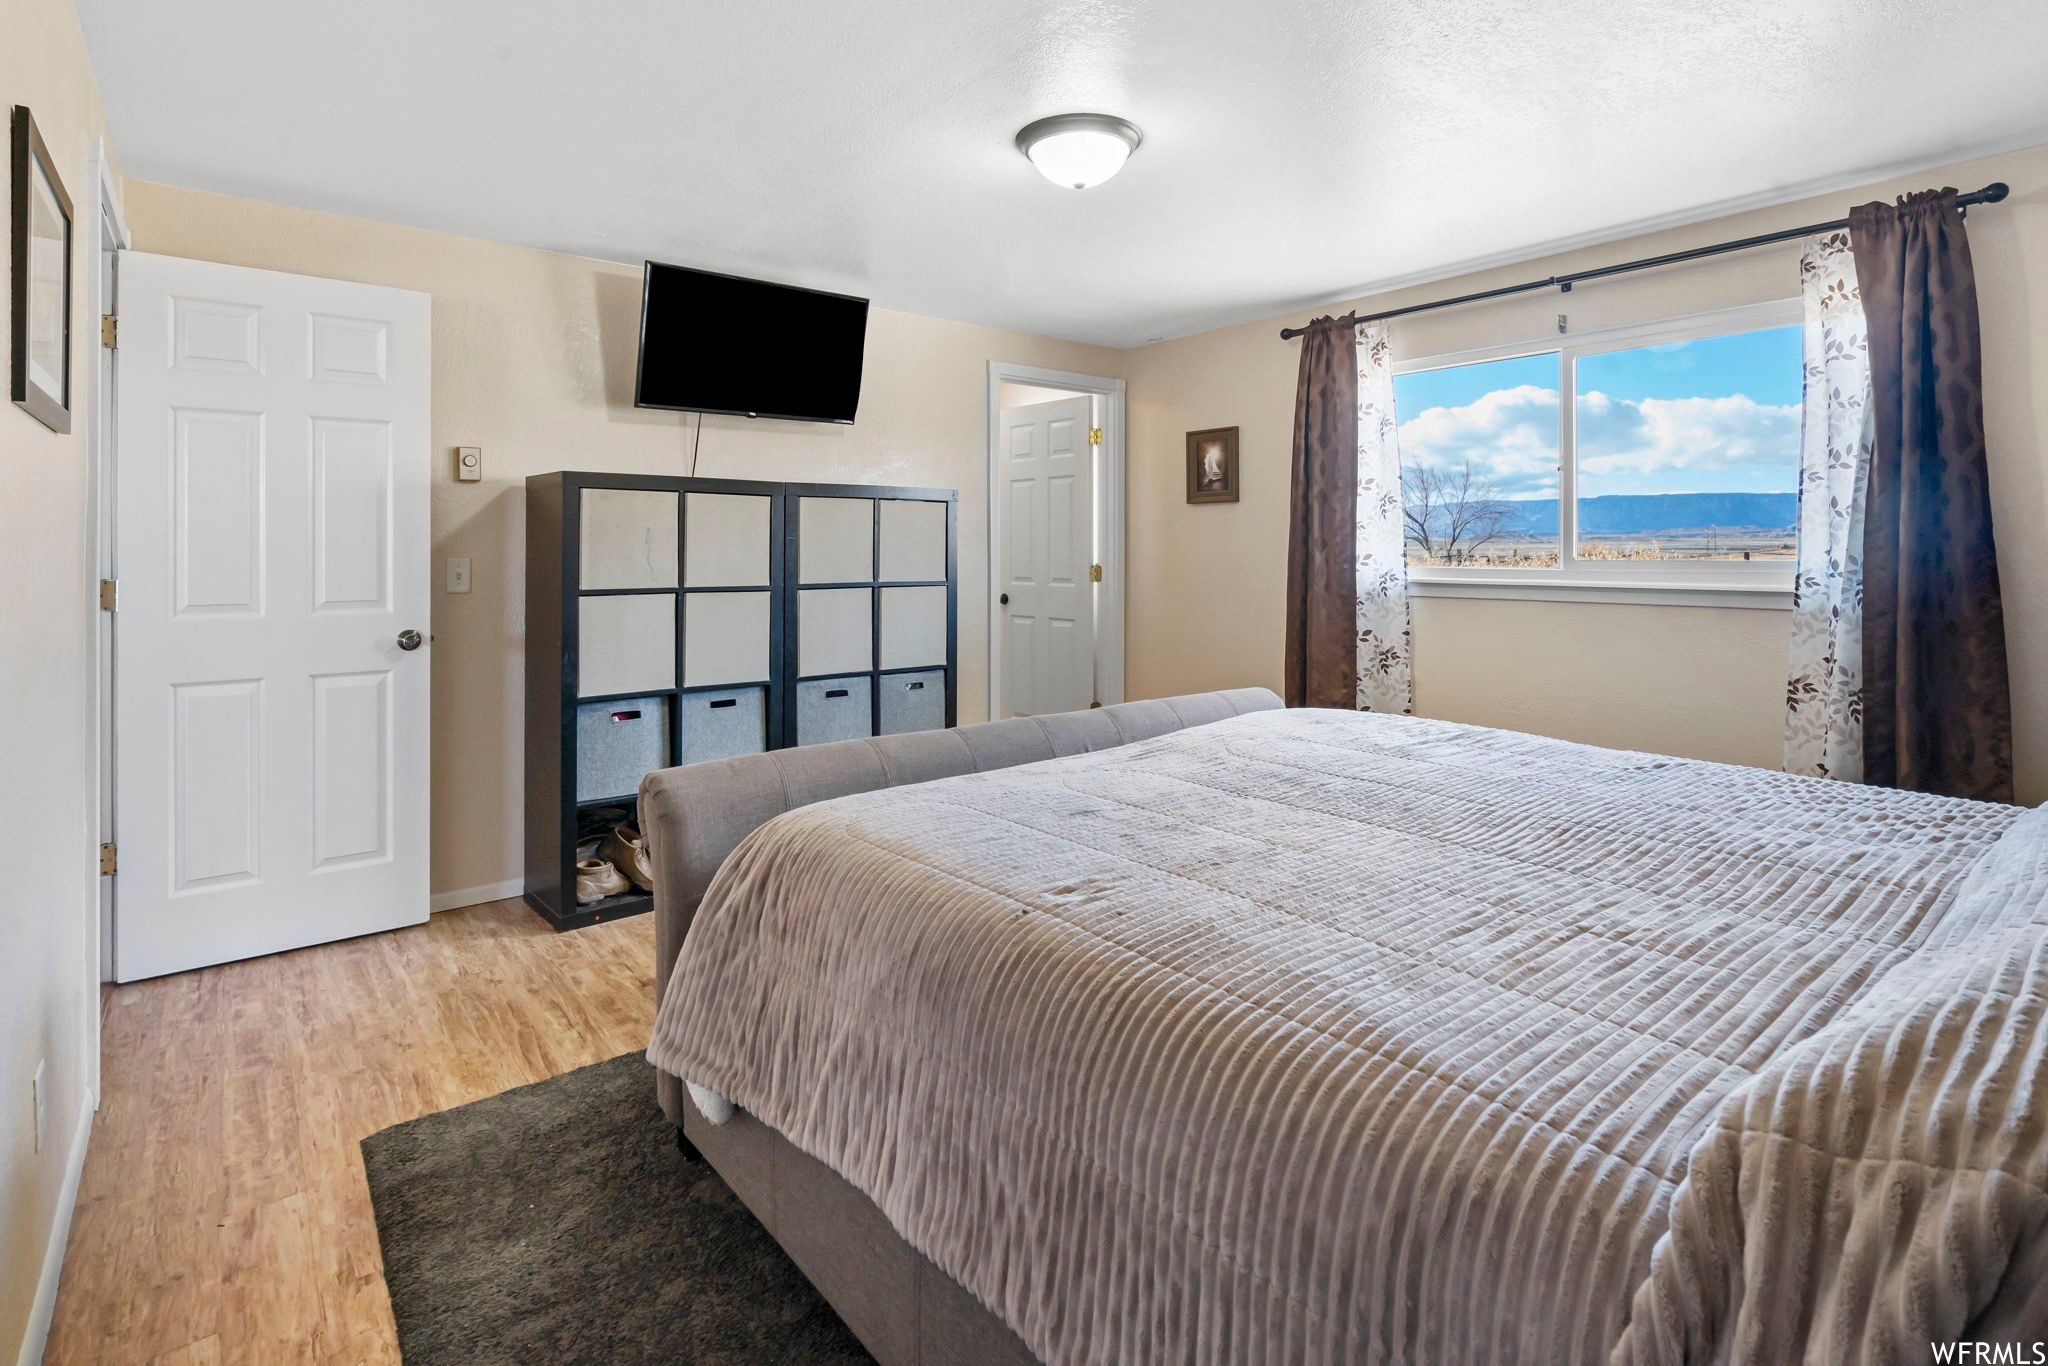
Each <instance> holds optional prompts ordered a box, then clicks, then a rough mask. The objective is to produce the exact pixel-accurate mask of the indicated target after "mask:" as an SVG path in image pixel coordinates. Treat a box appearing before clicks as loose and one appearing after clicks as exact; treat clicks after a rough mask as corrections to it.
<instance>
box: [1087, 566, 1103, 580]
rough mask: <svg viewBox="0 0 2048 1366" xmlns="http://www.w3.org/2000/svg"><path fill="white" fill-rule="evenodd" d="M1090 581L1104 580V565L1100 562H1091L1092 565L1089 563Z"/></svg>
mask: <svg viewBox="0 0 2048 1366" xmlns="http://www.w3.org/2000/svg"><path fill="white" fill-rule="evenodd" d="M1088 582H1090V583H1101V582H1102V566H1101V565H1099V564H1091V565H1089V566H1088Z"/></svg>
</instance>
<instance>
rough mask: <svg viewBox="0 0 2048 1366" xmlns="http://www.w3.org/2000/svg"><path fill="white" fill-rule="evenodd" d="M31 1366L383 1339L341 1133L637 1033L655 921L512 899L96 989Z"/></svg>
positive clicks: (499, 1086) (259, 1354)
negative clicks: (90, 1064) (80, 1178)
mask: <svg viewBox="0 0 2048 1366" xmlns="http://www.w3.org/2000/svg"><path fill="white" fill-rule="evenodd" d="M104 1014H105V1028H104V1042H103V1063H102V1068H103V1070H102V1084H103V1088H104V1096H103V1098H102V1100H101V1103H100V1112H99V1117H98V1119H97V1121H96V1122H95V1124H94V1127H93V1136H92V1146H91V1148H90V1149H89V1150H88V1155H87V1158H86V1166H85V1180H84V1186H83V1188H82V1189H81V1191H80V1195H79V1204H78V1213H77V1217H76V1221H75V1223H74V1224H73V1227H72V1231H71V1246H70V1250H69V1252H68V1253H67V1255H66V1256H65V1259H64V1278H63V1281H62V1283H61V1285H60V1287H59V1290H58V1295H57V1314H56V1322H55V1324H54V1326H53V1327H52V1330H51V1334H50V1347H49V1354H48V1356H47V1357H46V1358H45V1362H46V1366H74V1364H75V1366H87V1364H88V1363H90V1366H129V1363H137V1364H138V1366H139V1364H140V1363H148V1362H154V1363H164V1364H165V1366H169V1364H170V1363H177V1364H178V1366H199V1364H200V1363H215V1362H222V1363H225V1362H237V1363H239V1362H248V1363H261V1364H262V1366H279V1364H280V1363H298V1362H373V1363H395V1362H397V1361H398V1343H397V1338H396V1337H395V1335H394V1331H393V1328H392V1322H391V1307H390V1304H389V1302H388V1301H387V1300H386V1298H385V1294H384V1280H383V1273H382V1269H381V1263H380V1261H379V1258H378V1253H377V1229H376V1224H375V1222H374V1220H373V1218H372V1215H371V1212H370V1195H369V1190H368V1188H367V1187H366V1186H365V1185H364V1182H363V1163H362V1157H361V1154H360V1153H359V1151H358V1149H357V1147H356V1144H357V1142H358V1141H359V1140H361V1139H362V1138H363V1137H365V1136H366V1135H368V1134H372V1133H375V1132H376V1131H377V1130H379V1129H382V1128H384V1127H385V1126H387V1125H391V1124H396V1123H398V1122H400V1121H401V1120H407V1119H413V1118H416V1117H417V1116H420V1115H424V1114H430V1113H432V1112H434V1111H436V1110H445V1109H448V1108H449V1107H450V1106H455V1105H461V1104H463V1103H464V1102H466V1101H472V1100H476V1099H478V1098H480V1097H483V1096H488V1095H493V1094H495V1093H497V1092H499V1091H503V1090H506V1089H508V1088H510V1087H514V1086H520V1085H523V1084H525V1083H527V1082H532V1081H539V1080H541V1079H542V1078H544V1077H551V1076H555V1075H557V1074H558V1073H562V1072H567V1071H569V1070H571V1069H572V1068H577V1067H581V1066H583V1065H584V1064H586V1063H593V1062H599V1061H602V1060H603V1059H605V1058H611V1057H616V1056H618V1055H619V1054H621V1053H625V1052H629V1051H633V1050H636V1049H640V1048H644V1047H646V1045H647V1036H648V1032H649V1030H650V1029H651V1027H652V1024H653V1018H654V921H653V917H652V916H644V915H643V916H638V917H635V918H633V919H629V920H622V921H618V922H616V923H614V924H610V925H596V926H592V927H591V928H589V929H586V930H577V931H574V932H572V933H569V934H563V935H557V934H555V933H554V932H553V931H552V930H550V929H549V928H548V927H547V926H546V925H545V924H544V923H542V921H541V920H540V918H539V917H538V916H536V915H534V914H533V913H532V912H531V911H528V910H527V909H525V908H524V907H523V906H522V905H520V904H519V903H518V902H516V901H500V902H494V903H492V904H490V905H487V906H475V907H471V908H470V909H468V910H463V911H450V912H447V913H444V914H442V915H437V916H435V917H434V918H433V920H432V921H431V922H429V923H428V924H425V925H420V926H416V927H414V928H412V929H406V930H398V931H395V932H393V933H390V934H380V935H371V936H368V937H366V938H363V939H355V940H350V941H348V942H345V943H341V944H327V945H323V946H321V947H319V948H312V949H301V950H299V951H297V952H295V953H285V954H278V955H276V956H274V957H270V958H259V959H256V960H254V961H252V962H247V963H231V964H227V965H225V966H222V967H217V968H207V969H205V970H203V971H199V972H188V973H180V974H179V975H177V976H175V977H164V978H158V979H157V980H155V981H149V982H140V983H137V984H135V985H132V986H121V987H114V988H112V989H111V990H110V991H109V992H108V993H107V996H106V1000H105V1003H104Z"/></svg>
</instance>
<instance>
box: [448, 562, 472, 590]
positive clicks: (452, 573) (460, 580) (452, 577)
mask: <svg viewBox="0 0 2048 1366" xmlns="http://www.w3.org/2000/svg"><path fill="white" fill-rule="evenodd" d="M448 591H449V592H451V593H467V592H468V591H469V560H468V558H467V557H466V556H465V557H464V558H462V559H455V558H454V557H452V556H451V557H450V558H449V560H448Z"/></svg>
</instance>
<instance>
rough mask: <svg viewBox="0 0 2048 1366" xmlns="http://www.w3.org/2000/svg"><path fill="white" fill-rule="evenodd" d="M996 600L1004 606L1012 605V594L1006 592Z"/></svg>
mask: <svg viewBox="0 0 2048 1366" xmlns="http://www.w3.org/2000/svg"><path fill="white" fill-rule="evenodd" d="M996 601H998V602H1000V603H1001V604H1002V605H1003V606H1005V607H1008V606H1009V605H1010V595H1009V594H1008V593H1005V594H1003V595H1002V597H1000V598H998V599H996Z"/></svg>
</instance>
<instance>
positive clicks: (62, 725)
mask: <svg viewBox="0 0 2048 1366" xmlns="http://www.w3.org/2000/svg"><path fill="white" fill-rule="evenodd" d="M0 34H4V35H5V36H4V38H0V115H4V114H5V113H7V112H8V111H9V110H11V108H12V106H14V105H16V104H25V105H27V106H28V107H29V108H30V109H31V110H33V111H34V113H35V117H36V125H37V127H38V128H40V129H41V130H42V134H43V140H44V142H46V143H47V144H48V145H49V148H50V155H51V157H52V158H53V159H54V160H55V162H56V165H57V174H58V177H59V178H60V179H61V180H62V181H63V182H64V187H65V190H66V191H67V192H68V193H69V194H70V196H71V201H72V207H73V214H74V216H75V218H76V219H77V221H78V226H77V229H76V231H75V232H74V234H73V247H74V250H73V254H72V258H71V259H72V272H73V280H74V289H73V294H72V351H71V363H72V366H73V371H72V381H73V399H72V410H73V415H74V419H75V420H74V422H73V424H72V429H71V433H70V435H68V436H59V435H58V434H57V433H55V432H52V431H51V430H50V429H49V428H47V427H45V426H43V425H42V424H41V423H40V422H38V421H36V420H35V419H34V418H32V417H30V416H29V415H28V414H27V413H25V412H23V411H22V410H21V409H19V408H17V407H15V406H14V405H13V404H11V403H4V402H0V468H4V469H5V470H6V481H7V482H6V489H7V496H6V497H5V498H4V499H0V622H4V623H5V625H4V627H0V630H4V632H5V634H4V638H0V698H4V699H5V705H0V870H4V872H0V878H4V879H5V885H6V891H5V892H4V893H0V945H4V948H0V1360H6V1361H11V1360H13V1359H14V1358H15V1356H16V1354H17V1351H18V1350H19V1346H20V1344H21V1343H22V1342H23V1341H24V1340H25V1339H26V1337H27V1336H28V1335H29V1334H30V1333H31V1332H40V1331H41V1330H42V1329H43V1328H45V1327H47V1323H48V1320H47V1318H46V1317H42V1316H43V1315H46V1314H47V1312H48V1306H47V1304H43V1305H40V1306H39V1305H38V1303H37V1301H36V1292H37V1287H38V1285H45V1286H46V1291H45V1293H46V1294H47V1293H49V1292H52V1291H54V1289H55V1275H54V1271H55V1268H54V1266H51V1267H50V1268H49V1270H50V1272H51V1274H50V1276H49V1277H48V1279H47V1281H45V1279H44V1272H45V1267H46V1259H47V1258H48V1257H49V1256H50V1255H51V1249H52V1248H53V1247H55V1246H57V1239H58V1236H59V1234H60V1233H61V1230H60V1229H59V1227H58V1216H59V1214H60V1212H62V1192H63V1191H64V1188H65V1182H66V1179H67V1177H68V1176H69V1174H70V1173H71V1172H72V1170H73V1169H74V1167H75V1166H76V1165H77V1164H78V1163H80V1162H82V1161H83V1160H84V1139H85V1133H84V1130H83V1129H82V1128H81V1120H82V1118H84V1117H85V1116H87V1115H88V1114H89V1111H88V1110H87V1106H88V1105H89V1103H90V1097H89V1095H88V1090H87V1088H88V1085H89V1081H88V1077H89V1073H88V1065H89V1054H90V1051H91V1050H92V1048H93V1047H95V1039H96V1031H95V1030H94V1029H93V1027H92V1022H93V1019H94V1015H95V1012H96V1011H97V1009H98V993H97V990H96V987H95V983H96V982H97V980H98V977H99V961H98V953H97V949H96V944H97V934H98V932H97V928H96V927H97V925H98V919H99V913H98V910H97V906H98V902H97V899H96V887H97V883H96V876H97V867H96V864H95V861H94V860H95V854H94V846H95V844H96V843H97V836H96V834H95V831H94V823H93V820H92V802H93V782H92V760H91V754H92V734H93V724H94V716H93V707H92V697H93V670H92V628H93V621H94V618H93V609H94V604H93V596H92V591H91V584H92V580H93V578H94V577H95V576H94V574H93V571H92V558H91V542H90V541H89V539H88V536H87V508H88V506H89V503H88V499H89V490H90V478H91V463H90V458H89V452H88V448H87V444H86V423H85V413H86V408H87V399H86V395H87V392H88V391H87V389H86V375H87V373H88V372H89V371H88V367H90V366H91V365H92V364H93V360H94V356H95V351H94V349H93V346H92V341H93V339H94V338H95V337H96V336H97V335H98V331H97V329H96V328H93V327H91V326H89V325H88V315H89V312H90V300H89V298H88V297H87V293H86V288H85V284H86V279H87V272H89V271H90V270H91V269H92V267H93V263H94V262H95V261H96V259H97V255H96V251H95V249H94V245H93V244H94V242H95V241H96V239H95V238H94V236H93V229H92V225H91V222H90V207H91V203H92V196H91V193H90V180H89V167H90V158H91V156H92V149H93V144H94V141H95V139H97V138H98V137H99V136H100V135H101V133H102V132H103V131H104V119H103V116H102V114H101V112H100V102H99V92H98V90H97V89H96V88H95V87H94V85H93V78H92V70H91V68H90V67H89V66H88V65H87V62H86V56H85V44H84V42H83V40H82V39H81V38H80V36H79V32H78V21H77V19H76V17H75V16H74V15H73V14H72V10H71V5H70V3H69V0H4V3H0ZM7 194H8V190H7V189H6V188H5V187H4V186H0V199H5V198H6V196H7ZM0 221H5V220H4V218H0ZM8 261H9V253H7V252H5V251H0V277H4V275H5V274H6V272H7V271H8V268H9V264H8ZM4 297H6V291H5V290H4V289H0V298H4ZM5 346H6V344H5V343H4V342H0V351H4V350H5ZM38 1061H41V1062H42V1063H43V1064H44V1068H45V1073H44V1074H45V1076H46V1078H47V1079H48V1085H49V1090H48V1093H47V1096H46V1098H45V1102H44V1104H45V1113H46V1127H45V1134H44V1143H43V1150H42V1151H41V1152H40V1153H38V1152H36V1151H35V1137H34V1133H35V1130H34V1119H33V1116H32V1111H31V1108H30V1093H29V1079H30V1078H31V1077H33V1076H34V1074H35V1068H36V1064H37V1062H38ZM39 1309H40V1311H41V1312H40V1313H38V1310H39ZM30 1359H31V1360H32V1359H33V1356H31V1357H30Z"/></svg>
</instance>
